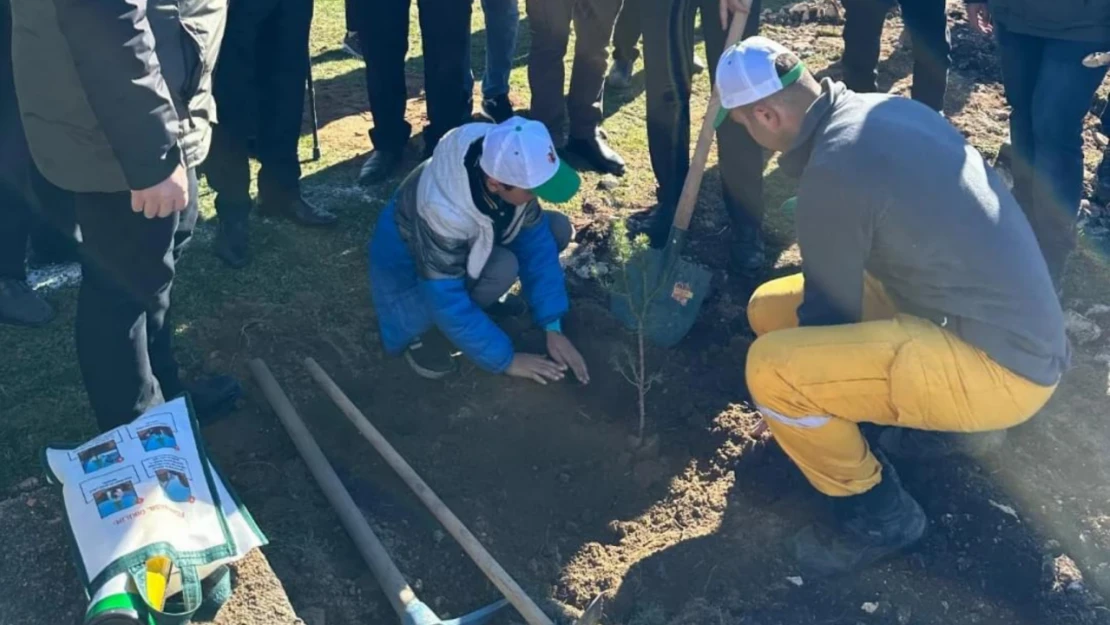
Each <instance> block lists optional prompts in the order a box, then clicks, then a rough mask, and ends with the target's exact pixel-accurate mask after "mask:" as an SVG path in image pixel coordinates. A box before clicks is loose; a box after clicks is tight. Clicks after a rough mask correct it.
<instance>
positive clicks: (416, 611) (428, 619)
mask: <svg viewBox="0 0 1110 625" xmlns="http://www.w3.org/2000/svg"><path fill="white" fill-rule="evenodd" d="M507 605H509V602H508V601H506V600H504V599H502V600H500V601H497V602H494V603H491V604H489V605H487V606H486V607H484V608H481V609H479V610H475V611H473V612H471V613H470V614H464V615H463V616H460V617H458V618H453V619H450V620H446V621H445V620H441V619H440V618H439V617H438V616H436V613H435V612H433V611H432V609H431V608H429V607H428V606H427V605H426V604H425V603H424V602H423V601H420V600H419V599H416V600H414V601H411V602H409V604H408V605H406V606H405V613H404V614H403V615H402V616H401V625H482V623H485V622H486V621H488V620H490V618H492V617H493V615H494V614H496V613H497V612H498V611H500V610H501V608H504V607H505V606H507Z"/></svg>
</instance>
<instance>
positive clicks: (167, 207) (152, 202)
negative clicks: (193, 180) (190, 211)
mask: <svg viewBox="0 0 1110 625" xmlns="http://www.w3.org/2000/svg"><path fill="white" fill-rule="evenodd" d="M188 204H189V178H188V176H186V175H185V168H184V167H182V166H181V165H178V166H177V169H175V170H173V173H172V174H170V177H169V178H166V179H165V180H163V181H162V182H159V183H158V184H156V185H154V186H153V187H150V188H149V189H141V190H139V191H132V192H131V210H133V211H135V212H136V213H142V214H143V215H146V218H147V219H154V218H156V217H169V216H170V215H172V214H173V213H180V212H181V211H183V210H185V207H186V206H187V205H188Z"/></svg>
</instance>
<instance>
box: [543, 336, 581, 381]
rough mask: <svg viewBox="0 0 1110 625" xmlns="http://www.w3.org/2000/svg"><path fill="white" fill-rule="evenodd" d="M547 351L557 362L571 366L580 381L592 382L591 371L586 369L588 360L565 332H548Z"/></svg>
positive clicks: (564, 365)
mask: <svg viewBox="0 0 1110 625" xmlns="http://www.w3.org/2000/svg"><path fill="white" fill-rule="evenodd" d="M547 353H548V354H549V355H550V356H551V359H552V360H554V361H555V362H556V363H558V364H560V365H563V367H564V368H566V367H569V368H570V370H571V371H573V372H574V377H576V378H578V381H579V382H581V383H583V384H589V383H590V372H589V371H588V370H587V369H586V361H585V360H584V359H583V358H582V354H580V353H578V350H577V349H576V348H575V347H574V344H573V343H571V342H570V339H568V338H567V337H566V336H564V335H563V333H561V332H548V333H547Z"/></svg>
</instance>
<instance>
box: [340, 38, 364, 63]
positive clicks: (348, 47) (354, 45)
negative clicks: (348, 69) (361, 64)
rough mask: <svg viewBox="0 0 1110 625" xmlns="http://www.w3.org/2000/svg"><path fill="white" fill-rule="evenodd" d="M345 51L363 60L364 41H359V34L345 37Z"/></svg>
mask: <svg viewBox="0 0 1110 625" xmlns="http://www.w3.org/2000/svg"><path fill="white" fill-rule="evenodd" d="M343 51H344V52H346V53H347V54H349V55H351V56H353V57H355V58H356V59H358V60H360V61H361V60H362V40H361V39H359V36H358V33H356V32H353V31H352V32H348V33H347V36H345V37H343Z"/></svg>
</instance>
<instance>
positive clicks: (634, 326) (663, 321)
mask: <svg viewBox="0 0 1110 625" xmlns="http://www.w3.org/2000/svg"><path fill="white" fill-rule="evenodd" d="M750 10H751V2H747V3H745V8H744V10H743V11H737V12H736V13H735V14H734V15H733V16H732V24H731V26H730V27H729V31H728V38H727V40H726V42H725V46H726V47H727V46H731V45H732V44H734V43H736V42H737V41H739V39H740V36H741V35H742V34H743V32H744V26H745V25H746V24H747V22H748V13H749V12H750ZM720 108H721V99H720V97H719V95H718V93H717V87H716V86H714V87H713V93H712V95H710V96H709V108H708V110H706V112H705V119H704V120H702V124H701V132H700V133H699V134H698V142H697V145H696V146H695V148H694V158H693V161H692V162H691V163H690V170H689V172H687V174H686V180H685V182H683V184H682V195H680V196H679V198H678V208H677V209H676V210H675V214H674V223H673V224H672V226H671V232H670V235H669V236H668V237H667V244H666V245H665V246H664V247H663V249H662V250H655V249H650V250H646V251H644V252H643V253H642V255H641V256H639V257H638V258H635V259H633V260H632V261H631V262H630V263H629V264H628V266H627V267H626V268H625V275H626V277H627V287H628V288H627V289H626V291H625V292H624V293H619V294H616V293H614V294H613V295H612V297H611V299H610V310H611V311H612V312H613V315H615V316H616V317H617V318H618V319H620V320H621V323H623V324H624V325H625V326H626V327H627V328H628V329H630V330H633V331H638V332H643V334H644V336H645V337H647V338H648V340H650V341H651V342H652V343H655V344H657V345H660V346H662V347H673V346H674V345H675V344H677V343H678V342H679V341H680V340H682V337H684V336H686V333H687V332H689V331H690V328H691V327H692V326H693V325H694V321H696V320H697V318H698V312H699V311H700V310H701V305H702V302H704V301H705V296H706V294H707V293H708V292H709V280H710V273H709V271H708V270H706V269H705V268H704V267H700V266H698V265H696V264H694V263H691V262H689V261H686V260H683V259H682V248H684V247H685V246H686V235H687V231H688V230H689V228H690V217H691V216H692V215H693V213H694V206H695V205H696V204H697V201H698V190H699V189H700V187H701V179H702V176H703V175H704V174H705V163H706V161H707V160H708V159H709V149H710V148H711V147H713V136H714V134H715V133H716V130H717V129H716V128H715V127H714V125H713V122H714V121H715V120H716V119H717V112H718V111H719V110H720ZM641 324H642V325H641Z"/></svg>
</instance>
